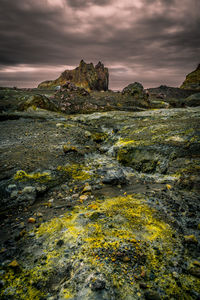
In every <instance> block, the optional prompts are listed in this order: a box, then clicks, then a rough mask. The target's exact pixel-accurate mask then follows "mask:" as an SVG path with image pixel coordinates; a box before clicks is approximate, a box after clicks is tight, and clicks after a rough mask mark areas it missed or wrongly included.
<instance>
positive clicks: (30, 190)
mask: <svg viewBox="0 0 200 300" xmlns="http://www.w3.org/2000/svg"><path fill="white" fill-rule="evenodd" d="M32 193H35V187H34V186H25V188H23V190H22V194H32Z"/></svg>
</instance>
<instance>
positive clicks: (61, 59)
mask: <svg viewBox="0 0 200 300" xmlns="http://www.w3.org/2000/svg"><path fill="white" fill-rule="evenodd" d="M199 11H200V3H199V1H197V0H182V1H181V2H180V1H179V0H135V1H133V0H125V1H121V0H115V1H113V0H110V1H105V0H103V1H100V0H93V1H92V0H85V1H83V0H35V1H32V0H20V1H13V0H1V6H0V13H1V16H2V17H1V19H0V36H1V43H0V67H1V70H0V81H1V82H6V80H7V81H8V82H12V81H14V79H16V77H17V78H18V79H19V78H20V79H21V80H22V81H27V80H30V81H31V80H32V81H34V82H36V81H37V82H39V81H41V80H45V79H51V78H55V77H57V76H58V75H59V73H60V70H62V67H63V69H65V68H66V66H67V65H68V66H72V67H73V66H76V65H77V64H78V62H79V61H80V59H81V58H84V59H85V60H86V61H87V62H90V61H93V62H94V63H96V62H97V61H98V60H102V61H103V62H104V64H105V65H106V66H108V67H109V69H110V74H111V76H110V77H111V78H110V79H111V80H110V81H111V87H115V88H116V87H120V88H121V87H123V86H124V85H125V84H127V83H129V82H131V81H139V80H140V81H141V82H142V83H144V84H145V85H146V86H148V85H153V84H154V85H155V84H156V83H160V82H161V81H162V82H163V81H164V83H166V84H170V85H178V84H180V83H181V81H182V80H183V79H184V76H185V74H186V73H187V72H189V71H192V69H193V68H194V67H195V66H196V64H197V63H198V62H199V61H200V57H199V53H200V51H199V50H200V49H199V47H200V45H199V41H200V32H199V28H200V27H199V26H200V20H199V13H198V12H199ZM13 66H16V68H15V69H13V68H12V67H13ZM27 66H29V67H30V68H29V69H27ZM122 71H123V72H122ZM31 76H32V77H31ZM1 78H2V79H1ZM1 82H0V84H1Z"/></svg>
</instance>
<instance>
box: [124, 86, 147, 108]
mask: <svg viewBox="0 0 200 300" xmlns="http://www.w3.org/2000/svg"><path fill="white" fill-rule="evenodd" d="M122 95H123V96H124V97H125V98H127V99H128V100H129V102H130V101H131V103H132V104H134V105H136V106H138V107H144V108H148V107H149V94H148V92H146V91H145V90H144V88H143V85H142V84H141V83H139V82H134V83H130V84H129V85H128V86H126V87H125V88H124V89H123V90H122ZM132 100H133V101H132Z"/></svg>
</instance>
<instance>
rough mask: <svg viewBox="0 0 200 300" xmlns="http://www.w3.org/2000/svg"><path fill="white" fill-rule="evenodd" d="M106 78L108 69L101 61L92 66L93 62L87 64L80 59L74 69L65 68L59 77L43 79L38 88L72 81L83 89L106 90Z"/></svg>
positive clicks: (107, 77) (51, 86)
mask: <svg viewBox="0 0 200 300" xmlns="http://www.w3.org/2000/svg"><path fill="white" fill-rule="evenodd" d="M108 80H109V73H108V69H107V68H105V67H104V65H103V64H102V63H101V62H99V63H98V64H97V65H96V66H95V67H94V65H93V63H90V64H87V63H85V62H84V60H81V61H80V64H79V66H78V67H77V68H75V69H74V70H65V71H64V72H63V73H62V74H61V75H60V77H59V78H57V79H56V80H48V81H44V82H42V83H40V84H39V85H38V88H54V87H56V86H58V85H63V84H65V83H66V82H72V83H74V84H75V85H76V86H78V87H83V88H85V89H89V90H97V91H101V90H103V91H107V90H108Z"/></svg>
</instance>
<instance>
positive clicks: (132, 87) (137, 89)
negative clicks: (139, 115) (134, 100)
mask: <svg viewBox="0 0 200 300" xmlns="http://www.w3.org/2000/svg"><path fill="white" fill-rule="evenodd" d="M143 93H144V88H143V85H142V84H141V83H139V82H134V83H130V84H129V85H127V86H126V87H125V88H124V89H123V90H122V94H123V95H125V94H128V95H132V96H135V97H138V96H141V95H142V96H143Z"/></svg>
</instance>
